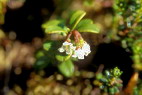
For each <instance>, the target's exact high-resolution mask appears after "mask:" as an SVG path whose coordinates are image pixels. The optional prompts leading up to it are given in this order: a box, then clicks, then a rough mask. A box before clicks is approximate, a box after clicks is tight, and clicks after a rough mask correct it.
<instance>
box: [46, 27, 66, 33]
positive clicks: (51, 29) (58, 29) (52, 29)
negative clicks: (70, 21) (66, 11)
mask: <svg viewBox="0 0 142 95" xmlns="http://www.w3.org/2000/svg"><path fill="white" fill-rule="evenodd" d="M68 31H69V28H67V27H63V28H62V27H60V26H48V27H47V28H46V29H45V33H47V34H52V33H58V34H61V33H67V32H68Z"/></svg>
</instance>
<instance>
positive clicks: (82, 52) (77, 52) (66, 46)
mask: <svg viewBox="0 0 142 95" xmlns="http://www.w3.org/2000/svg"><path fill="white" fill-rule="evenodd" d="M58 50H59V52H66V54H69V55H72V57H74V58H78V59H84V56H88V54H89V53H90V52H91V50H90V46H89V44H87V43H86V42H84V44H83V46H82V47H81V48H78V49H76V46H73V44H72V43H69V42H67V41H65V42H64V43H63V44H62V47H61V48H59V49H58Z"/></svg>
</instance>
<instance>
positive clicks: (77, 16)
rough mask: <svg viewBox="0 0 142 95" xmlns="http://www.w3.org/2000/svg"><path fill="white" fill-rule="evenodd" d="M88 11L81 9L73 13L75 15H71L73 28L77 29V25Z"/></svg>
mask: <svg viewBox="0 0 142 95" xmlns="http://www.w3.org/2000/svg"><path fill="white" fill-rule="evenodd" d="M85 14H86V12H84V11H82V10H79V11H76V12H74V13H73V15H72V16H71V19H70V22H69V23H70V25H71V27H72V30H74V29H75V27H76V26H77V24H78V23H79V21H80V20H81V19H82V18H83V17H84V16H85Z"/></svg>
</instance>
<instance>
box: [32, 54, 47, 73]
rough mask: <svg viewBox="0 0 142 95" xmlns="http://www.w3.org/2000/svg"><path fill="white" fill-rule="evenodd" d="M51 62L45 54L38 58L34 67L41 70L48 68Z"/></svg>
mask: <svg viewBox="0 0 142 95" xmlns="http://www.w3.org/2000/svg"><path fill="white" fill-rule="evenodd" d="M49 64H50V60H49V59H48V58H47V57H46V56H43V57H40V58H39V59H37V60H36V62H35V64H34V68H35V69H37V70H41V69H44V68H46V67H47V66H48V65H49Z"/></svg>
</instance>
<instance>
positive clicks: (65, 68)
mask: <svg viewBox="0 0 142 95" xmlns="http://www.w3.org/2000/svg"><path fill="white" fill-rule="evenodd" d="M58 69H59V71H60V72H61V73H62V74H63V75H64V76H66V77H71V76H72V75H73V73H74V65H73V63H72V61H71V60H67V61H65V62H62V63H60V64H59V65H58Z"/></svg>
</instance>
